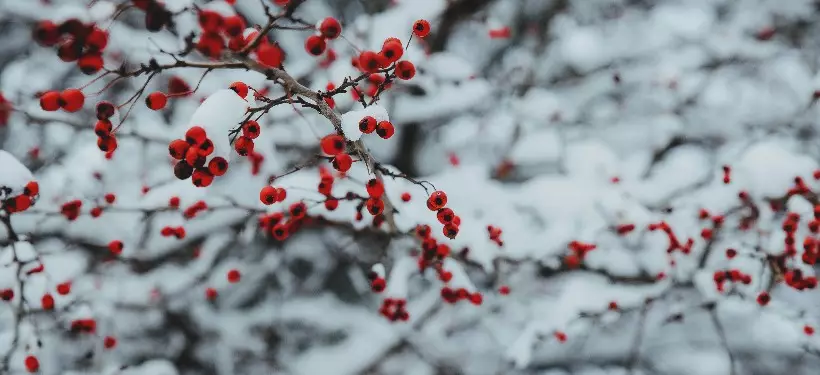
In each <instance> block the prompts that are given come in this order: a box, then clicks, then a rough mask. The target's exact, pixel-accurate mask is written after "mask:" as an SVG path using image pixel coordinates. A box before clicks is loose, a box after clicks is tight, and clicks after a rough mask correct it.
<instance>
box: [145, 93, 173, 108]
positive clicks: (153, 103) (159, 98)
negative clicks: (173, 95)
mask: <svg viewBox="0 0 820 375" xmlns="http://www.w3.org/2000/svg"><path fill="white" fill-rule="evenodd" d="M166 104H168V96H167V95H165V94H164V93H162V92H160V91H154V92H152V93H150V94H148V96H146V97H145V105H147V106H148V108H150V109H152V110H154V111H159V110H160V109H163V108H165V105H166Z"/></svg>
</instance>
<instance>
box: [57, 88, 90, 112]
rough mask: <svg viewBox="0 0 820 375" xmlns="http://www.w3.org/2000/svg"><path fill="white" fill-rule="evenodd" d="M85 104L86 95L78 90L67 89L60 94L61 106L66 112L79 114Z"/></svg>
mask: <svg viewBox="0 0 820 375" xmlns="http://www.w3.org/2000/svg"><path fill="white" fill-rule="evenodd" d="M83 104H85V95H84V94H83V92H82V91H80V90H77V89H66V90H63V92H61V93H60V105H61V106H62V107H63V109H64V110H65V111H66V112H77V111H79V110H80V109H82V108H83Z"/></svg>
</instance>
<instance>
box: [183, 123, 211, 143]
mask: <svg viewBox="0 0 820 375" xmlns="http://www.w3.org/2000/svg"><path fill="white" fill-rule="evenodd" d="M207 138H208V134H207V133H206V132H205V129H204V128H203V127H201V126H196V125H195V126H192V127H190V128H189V129H188V130H187V131H186V132H185V142H188V144H190V145H192V146H197V145H200V144H202V142H205V140H206V139H207Z"/></svg>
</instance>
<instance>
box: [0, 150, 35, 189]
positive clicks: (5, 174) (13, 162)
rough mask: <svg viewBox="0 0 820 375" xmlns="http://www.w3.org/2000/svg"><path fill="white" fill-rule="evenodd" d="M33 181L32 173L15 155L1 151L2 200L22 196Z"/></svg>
mask: <svg viewBox="0 0 820 375" xmlns="http://www.w3.org/2000/svg"><path fill="white" fill-rule="evenodd" d="M31 181H34V175H32V174H31V171H30V170H29V169H28V168H26V166H25V165H23V163H21V162H20V161H19V160H17V158H16V157H14V155H12V154H10V153H8V152H7V151H5V150H0V198H7V197H13V196H17V195H20V194H22V193H23V189H25V187H26V184H28V183H29V182H31Z"/></svg>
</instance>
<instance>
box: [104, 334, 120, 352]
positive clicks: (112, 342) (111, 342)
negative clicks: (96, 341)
mask: <svg viewBox="0 0 820 375" xmlns="http://www.w3.org/2000/svg"><path fill="white" fill-rule="evenodd" d="M115 346H117V339H116V338H114V336H105V338H104V339H103V347H104V348H106V349H113V348H114V347H115Z"/></svg>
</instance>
